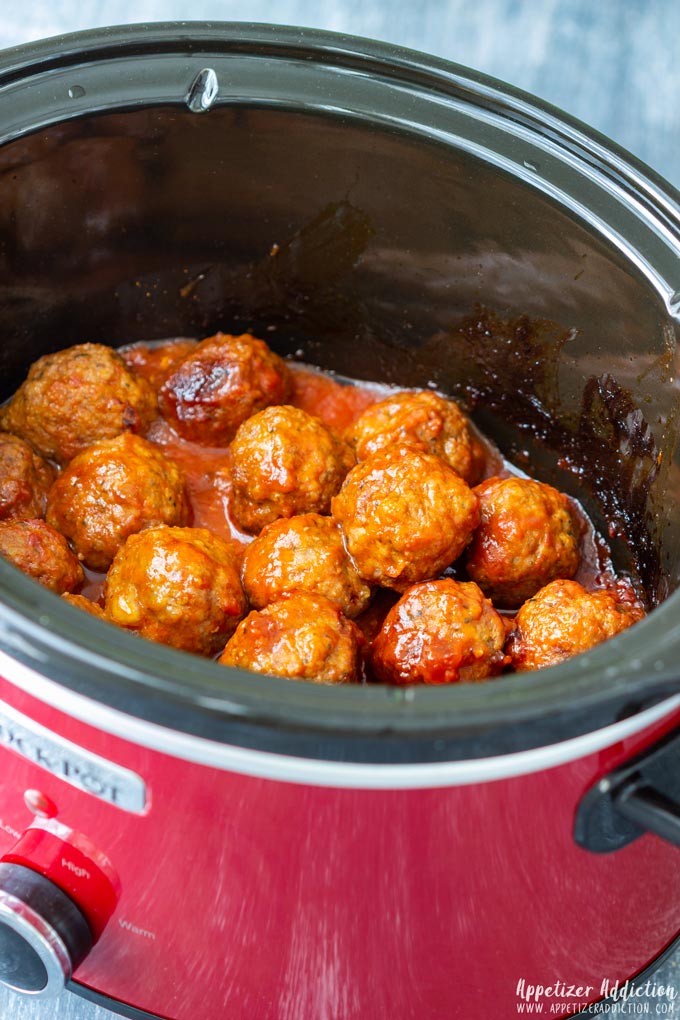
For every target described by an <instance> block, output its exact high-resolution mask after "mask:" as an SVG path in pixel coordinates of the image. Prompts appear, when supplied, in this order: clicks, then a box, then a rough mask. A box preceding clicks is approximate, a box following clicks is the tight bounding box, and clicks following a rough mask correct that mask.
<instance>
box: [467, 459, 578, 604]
mask: <svg viewBox="0 0 680 1020" xmlns="http://www.w3.org/2000/svg"><path fill="white" fill-rule="evenodd" d="M474 492H475V493H476V495H477V496H478V498H479V505H480V510H481V515H482V519H481V523H480V525H479V528H478V529H477V531H476V532H475V535H474V538H473V540H472V543H471V544H470V548H469V549H468V551H467V556H466V568H467V572H468V575H469V576H470V578H471V579H472V580H473V581H476V582H477V584H478V585H479V587H480V588H481V589H482V591H483V592H484V594H485V595H488V597H489V598H490V599H491V600H492V601H493V603H494V605H497V606H499V607H501V608H507V609H515V608H517V606H520V605H521V604H522V603H523V602H524V601H525V600H526V599H528V598H531V596H532V595H534V594H535V593H536V592H537V591H538V589H539V588H542V587H543V585H545V584H548V582H549V581H554V580H556V579H557V578H570V577H573V576H574V574H575V573H576V571H577V569H578V566H579V561H580V555H579V538H580V536H579V525H578V522H577V520H576V517H575V516H574V513H573V511H572V509H571V506H570V503H569V499H568V498H567V496H565V495H564V493H562V492H558V491H557V489H553V488H552V486H551V485H546V484H545V483H544V482H536V481H533V480H531V479H529V478H488V479H487V480H486V481H484V482H482V483H481V485H478V486H477V487H476V488H475V489H474Z"/></svg>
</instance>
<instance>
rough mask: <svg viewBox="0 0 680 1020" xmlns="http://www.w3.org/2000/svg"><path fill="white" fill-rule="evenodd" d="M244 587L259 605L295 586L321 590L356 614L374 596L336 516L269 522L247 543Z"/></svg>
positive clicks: (300, 589)
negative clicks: (348, 548) (352, 557)
mask: <svg viewBox="0 0 680 1020" xmlns="http://www.w3.org/2000/svg"><path fill="white" fill-rule="evenodd" d="M242 578H243V587H244V588H245V590H246V595H247V596H248V600H249V602H250V604H251V606H253V607H254V608H255V609H263V608H264V607H265V606H266V605H268V604H269V603H270V602H275V601H276V600H277V599H279V598H281V596H282V595H287V594H289V593H290V592H293V591H309V592H316V593H317V594H319V595H325V596H326V598H328V599H330V600H331V602H336V603H337V604H338V605H339V606H340V609H341V610H342V612H343V613H344V614H345V616H348V617H350V618H352V617H354V616H357V615H358V614H359V613H361V612H362V611H363V610H364V609H365V608H366V606H367V605H368V603H369V601H370V599H371V588H370V587H369V585H367V584H366V582H365V581H363V580H362V579H361V578H360V577H359V574H358V573H357V570H356V568H355V566H354V564H353V563H352V561H351V560H350V558H349V556H348V555H347V553H346V551H345V546H344V544H343V541H342V535H341V534H340V529H339V527H338V524H337V522H336V521H334V520H332V518H330V517H322V516H321V515H320V514H301V515H300V516H298V517H291V518H289V519H286V520H278V521H273V522H272V523H271V524H268V525H267V527H266V528H265V529H264V530H263V531H262V533H261V534H260V535H258V537H257V538H256V539H254V540H253V541H252V542H251V543H250V545H248V546H247V548H246V553H245V557H244V560H243V574H242Z"/></svg>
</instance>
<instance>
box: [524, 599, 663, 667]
mask: <svg viewBox="0 0 680 1020" xmlns="http://www.w3.org/2000/svg"><path fill="white" fill-rule="evenodd" d="M644 615H645V614H644V610H643V609H642V607H641V606H639V605H634V604H631V603H628V604H626V603H624V602H621V601H620V600H619V599H618V598H617V597H616V595H615V594H614V593H613V592H609V591H593V592H589V591H586V589H585V588H583V587H582V585H580V584H579V583H578V582H577V581H568V580H567V581H563V580H559V581H551V583H550V584H547V585H546V586H545V587H544V588H541V590H540V591H539V592H538V593H537V594H536V595H534V597H533V598H531V599H529V601H528V602H525V603H524V605H523V606H522V607H521V609H520V610H519V612H518V613H517V616H516V617H515V623H514V628H513V630H512V632H511V634H510V638H509V640H508V644H507V651H508V654H509V655H510V658H511V659H512V665H513V667H514V668H515V669H516V670H518V671H524V670H531V669H544V668H545V667H546V666H555V665H557V663H558V662H563V661H564V660H565V659H569V658H570V657H571V656H572V655H578V654H579V653H580V652H587V651H588V649H589V648H593V647H594V646H595V645H599V644H600V643H601V642H602V641H606V640H607V639H608V638H610V637H613V636H614V635H615V634H618V633H619V632H620V631H622V630H625V629H626V628H627V627H630V626H631V624H633V623H637V621H638V620H641V619H642V617H643V616H644Z"/></svg>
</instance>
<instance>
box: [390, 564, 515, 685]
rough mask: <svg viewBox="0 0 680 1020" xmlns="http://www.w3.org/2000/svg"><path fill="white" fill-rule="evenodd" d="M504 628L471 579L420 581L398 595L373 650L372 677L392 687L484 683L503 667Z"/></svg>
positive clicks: (504, 661)
mask: <svg viewBox="0 0 680 1020" xmlns="http://www.w3.org/2000/svg"><path fill="white" fill-rule="evenodd" d="M504 644H505V626H504V624H503V620H502V618H501V616H499V614H498V613H497V612H496V610H495V609H494V608H493V606H492V605H491V603H490V602H489V600H488V599H486V598H485V597H484V594H483V592H482V591H481V589H480V588H478V587H477V585H476V584H474V582H472V581H454V580H453V579H452V578H443V579H442V580H439V581H424V582H423V583H422V584H414V585H413V587H411V588H409V589H408V591H407V592H405V593H404V595H402V597H401V598H400V599H399V601H398V602H397V604H396V605H395V606H393V607H392V609H391V610H390V611H389V613H388V614H387V616H386V618H385V622H384V624H383V626H382V629H381V631H380V633H379V634H378V636H377V637H376V639H375V641H374V642H373V648H372V652H371V665H372V667H373V671H374V673H375V675H376V677H377V678H378V679H379V680H382V681H384V682H385V683H390V684H413V683H424V684H450V683H456V682H457V681H459V680H485V679H486V678H487V677H490V676H496V675H498V673H500V672H501V670H502V669H503V666H504V665H505V664H506V663H507V657H506V656H505V654H504V652H503V646H504Z"/></svg>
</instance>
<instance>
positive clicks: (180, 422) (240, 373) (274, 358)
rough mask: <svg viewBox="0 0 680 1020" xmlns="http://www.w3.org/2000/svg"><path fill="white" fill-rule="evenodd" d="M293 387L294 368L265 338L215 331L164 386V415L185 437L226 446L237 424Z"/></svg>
mask: <svg viewBox="0 0 680 1020" xmlns="http://www.w3.org/2000/svg"><path fill="white" fill-rule="evenodd" d="M290 389H291V379H290V370H289V369H288V367H287V365H286V364H285V362H283V361H282V360H281V358H279V356H278V355H277V354H274V352H273V351H271V350H270V349H269V347H268V346H267V344H266V343H265V342H264V340H258V339H257V337H254V336H251V335H250V334H249V333H243V334H242V335H241V336H231V335H230V334H228V333H217V334H216V335H215V336H211V337H208V338H207V339H206V340H202V341H201V342H200V343H199V344H197V346H196V347H195V349H194V350H193V351H192V352H191V353H190V354H189V355H188V356H187V357H185V358H184V359H183V360H182V361H181V362H180V363H179V365H178V366H177V368H176V369H175V371H174V372H173V373H172V375H170V377H169V378H168V379H166V381H165V382H164V383H163V385H162V386H161V389H160V392H159V394H158V403H159V406H160V409H161V413H162V414H163V417H164V418H165V419H166V420H167V421H168V422H169V423H170V424H171V425H172V427H173V428H174V430H175V431H176V432H178V433H179V435H180V436H183V438H184V439H191V440H192V441H193V442H196V443H201V444H203V445H204V446H227V445H228V444H229V443H230V442H231V440H232V439H233V438H234V435H235V433H236V430H237V429H238V427H239V425H240V424H241V423H242V422H244V421H245V420H246V418H249V417H250V416H251V415H252V414H255V412H256V411H261V410H262V409H263V408H265V407H268V406H269V405H270V404H281V403H283V402H284V401H285V400H286V399H287V398H288V396H289V393H290Z"/></svg>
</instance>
